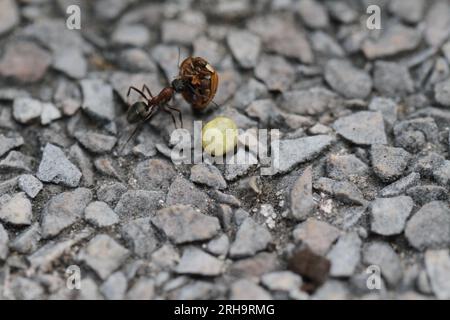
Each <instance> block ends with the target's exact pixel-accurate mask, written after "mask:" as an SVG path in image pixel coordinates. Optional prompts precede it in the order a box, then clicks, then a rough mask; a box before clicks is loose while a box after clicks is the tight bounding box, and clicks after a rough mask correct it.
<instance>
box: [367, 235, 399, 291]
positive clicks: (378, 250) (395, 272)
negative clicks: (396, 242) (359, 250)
mask: <svg viewBox="0 0 450 320" xmlns="http://www.w3.org/2000/svg"><path fill="white" fill-rule="evenodd" d="M363 261H364V263H365V264H367V265H376V266H378V267H379V268H380V271H381V276H382V277H383V278H384V279H385V280H386V281H387V283H388V284H389V285H390V286H395V285H396V284H398V283H399V282H400V280H401V279H402V277H403V268H402V265H401V261H400V258H399V257H398V255H397V254H396V253H395V251H394V250H393V249H392V248H391V246H390V245H389V244H387V243H384V242H371V243H369V244H368V245H366V246H365V247H364V250H363Z"/></svg>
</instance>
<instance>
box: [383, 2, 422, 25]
mask: <svg viewBox="0 0 450 320" xmlns="http://www.w3.org/2000/svg"><path fill="white" fill-rule="evenodd" d="M425 2H426V1H425V0H412V1H408V2H405V1H402V0H393V1H391V2H390V3H389V11H390V12H392V13H393V14H395V15H396V16H398V17H399V18H401V19H402V20H404V21H405V22H407V23H417V22H419V21H420V20H421V19H422V18H423V14H424V11H425Z"/></svg>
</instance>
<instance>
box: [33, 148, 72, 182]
mask: <svg viewBox="0 0 450 320" xmlns="http://www.w3.org/2000/svg"><path fill="white" fill-rule="evenodd" d="M37 178H38V179H39V180H41V181H44V182H53V183H56V184H63V185H65V186H68V187H76V186H78V184H79V182H80V179H81V172H80V170H79V169H78V168H77V167H76V166H75V165H74V164H73V163H72V162H70V161H69V160H68V159H67V157H66V155H65V154H64V152H63V151H62V150H61V149H60V148H58V147H57V146H55V145H53V144H50V143H47V144H46V146H45V148H44V152H43V155H42V160H41V163H40V164H39V169H38V172H37Z"/></svg>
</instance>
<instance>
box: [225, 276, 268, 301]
mask: <svg viewBox="0 0 450 320" xmlns="http://www.w3.org/2000/svg"><path fill="white" fill-rule="evenodd" d="M229 299H230V300H271V299H272V297H271V296H270V294H269V293H268V292H267V291H266V290H264V289H263V288H261V287H260V286H258V285H257V284H256V283H254V282H253V281H251V280H248V279H241V280H238V281H236V282H234V283H233V284H232V285H231V288H230V298H229Z"/></svg>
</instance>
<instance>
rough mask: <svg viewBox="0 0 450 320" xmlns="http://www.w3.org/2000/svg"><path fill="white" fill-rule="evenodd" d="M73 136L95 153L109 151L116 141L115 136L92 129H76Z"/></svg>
mask: <svg viewBox="0 0 450 320" xmlns="http://www.w3.org/2000/svg"><path fill="white" fill-rule="evenodd" d="M74 136H75V138H76V139H77V140H78V141H79V142H80V143H81V144H82V145H83V147H85V148H86V149H88V150H89V151H92V152H95V153H105V152H110V151H111V150H112V148H113V147H114V145H115V144H116V142H117V139H116V137H113V136H108V135H104V134H101V133H97V132H92V131H77V132H75V135H74Z"/></svg>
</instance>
